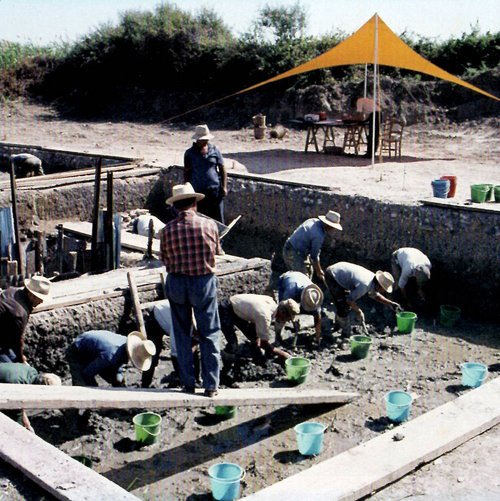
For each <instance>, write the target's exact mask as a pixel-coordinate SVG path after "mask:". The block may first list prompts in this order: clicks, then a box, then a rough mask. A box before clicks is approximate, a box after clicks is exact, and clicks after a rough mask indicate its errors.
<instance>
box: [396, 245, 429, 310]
mask: <svg viewBox="0 0 500 501" xmlns="http://www.w3.org/2000/svg"><path fill="white" fill-rule="evenodd" d="M391 265H392V274H393V275H394V280H395V282H396V283H395V287H394V289H395V290H398V289H399V290H400V291H401V295H402V297H403V300H404V302H409V301H410V299H411V293H410V292H411V290H415V288H414V287H413V285H415V286H416V292H417V296H418V297H419V299H420V300H421V301H425V294H424V285H425V284H426V283H427V282H428V281H429V280H430V278H431V262H430V260H429V258H428V257H427V256H426V255H425V254H424V253H423V252H422V251H420V250H418V249H414V248H413V247H401V248H400V249H398V250H396V251H394V252H393V253H392V256H391ZM412 282H414V283H413V284H412Z"/></svg>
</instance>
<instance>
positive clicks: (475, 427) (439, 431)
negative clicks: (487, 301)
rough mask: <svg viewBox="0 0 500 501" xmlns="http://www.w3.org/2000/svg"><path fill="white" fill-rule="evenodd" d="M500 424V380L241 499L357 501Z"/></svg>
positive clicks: (255, 500) (484, 385) (258, 500)
mask: <svg viewBox="0 0 500 501" xmlns="http://www.w3.org/2000/svg"><path fill="white" fill-rule="evenodd" d="M498 423H500V378H496V379H494V380H493V381H491V382H489V383H486V384H483V385H482V386H480V387H479V388H477V389H475V390H471V391H469V392H468V393H466V394H465V395H462V396H461V397H458V398H456V399H455V400H453V401H451V402H448V403H446V404H444V405H441V406H440V407H437V408H436V409H434V410H432V411H430V412H427V413H426V414H423V415H422V416H419V417H417V418H415V419H412V420H411V421H408V422H406V423H403V424H402V425H400V426H398V427H397V428H396V429H393V430H389V431H386V432H385V433H384V434H382V435H380V436H378V437H376V438H374V439H372V440H370V441H368V442H365V443H364V444H361V445H358V446H357V447H353V448H352V449H349V450H348V451H345V452H343V453H341V454H339V455H337V456H335V457H333V458H331V459H327V460H326V461H323V462H322V463H319V464H318V465H316V466H313V467H311V468H309V469H308V470H305V471H302V472H300V473H297V474H296V475H292V476H291V477H289V478H287V479H285V480H282V481H281V482H278V483H276V484H274V485H271V486H270V487H267V488H265V489H263V490H261V491H258V492H256V493H254V494H252V495H250V496H248V497H246V498H244V499H248V500H252V501H262V500H274V499H287V497H291V496H294V497H295V498H297V499H314V501H334V500H348V499H349V500H354V499H359V498H362V497H364V496H367V495H369V494H370V493H371V492H373V491H375V490H377V489H380V488H381V487H383V486H385V485H387V484H389V483H391V482H394V481H395V480H398V479H399V478H401V477H403V476H404V475H406V474H408V473H409V472H411V471H412V470H414V469H415V468H416V467H418V466H420V465H422V464H424V463H428V462H430V461H433V460H434V459H436V458H437V457H439V456H441V455H442V454H445V453H446V452H448V451H450V450H452V449H455V448H456V447H458V446H459V445H461V444H463V443H464V442H466V441H467V440H470V439H471V438H473V437H475V436H477V435H479V434H481V433H483V432H485V431H486V430H488V429H489V428H492V427H493V426H495V425H497V424H498ZM396 433H399V434H401V435H403V436H404V438H403V440H400V441H395V440H394V439H393V437H394V435H395V434H396ZM325 439H326V440H328V435H327V436H326V437H325ZM478 457H480V453H479V452H478ZM478 468H480V465H479V466H478ZM312 493H313V495H311V494H312Z"/></svg>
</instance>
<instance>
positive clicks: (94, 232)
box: [90, 157, 102, 271]
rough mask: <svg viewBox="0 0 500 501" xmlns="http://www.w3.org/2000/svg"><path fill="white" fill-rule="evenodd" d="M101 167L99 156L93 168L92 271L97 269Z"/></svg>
mask: <svg viewBox="0 0 500 501" xmlns="http://www.w3.org/2000/svg"><path fill="white" fill-rule="evenodd" d="M101 169H102V158H101V157H99V159H98V161H97V166H96V168H95V180H94V212H93V214H92V243H91V251H90V252H91V258H90V260H91V264H90V267H91V269H92V271H96V270H97V265H98V252H97V234H98V230H99V199H100V196H101Z"/></svg>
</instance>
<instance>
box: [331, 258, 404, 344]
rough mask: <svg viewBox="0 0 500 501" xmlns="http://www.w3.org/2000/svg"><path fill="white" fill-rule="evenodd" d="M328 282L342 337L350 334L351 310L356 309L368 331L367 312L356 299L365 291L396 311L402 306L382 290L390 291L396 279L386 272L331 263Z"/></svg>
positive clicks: (347, 264) (342, 262)
mask: <svg viewBox="0 0 500 501" xmlns="http://www.w3.org/2000/svg"><path fill="white" fill-rule="evenodd" d="M325 281H326V285H327V287H328V290H329V291H330V294H331V295H332V297H333V302H334V304H335V308H336V311H337V318H336V320H337V324H338V326H339V327H340V328H341V329H342V336H343V337H347V336H349V335H350V325H349V318H348V316H349V312H350V311H351V309H352V310H354V311H355V312H356V317H357V318H358V320H359V322H360V323H361V325H362V326H363V328H364V330H365V331H366V324H365V315H364V313H363V310H362V309H361V308H360V307H359V306H358V304H357V303H356V301H358V300H359V299H361V298H362V297H363V296H364V295H365V294H368V296H369V297H371V298H372V299H374V300H375V301H378V302H379V303H382V304H384V305H385V306H388V307H390V308H391V309H392V310H394V311H398V310H400V309H401V306H400V305H399V304H398V303H396V302H394V301H391V300H390V299H387V298H386V297H385V296H384V295H383V294H382V292H387V293H388V294H390V293H391V292H392V286H393V284H394V278H393V277H392V275H391V274H390V273H389V272H387V271H380V270H379V271H377V272H376V273H373V272H372V271H370V270H368V269H366V268H364V267H363V266H359V265H357V264H353V263H347V262H344V261H341V262H339V263H336V264H332V265H331V266H329V267H328V268H327V269H326V272H325Z"/></svg>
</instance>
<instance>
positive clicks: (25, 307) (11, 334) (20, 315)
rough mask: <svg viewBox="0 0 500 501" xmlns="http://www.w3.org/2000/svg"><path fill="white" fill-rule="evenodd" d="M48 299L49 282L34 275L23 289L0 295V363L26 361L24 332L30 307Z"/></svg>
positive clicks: (11, 289)
mask: <svg viewBox="0 0 500 501" xmlns="http://www.w3.org/2000/svg"><path fill="white" fill-rule="evenodd" d="M49 298H50V281H49V280H48V279H47V278H45V277H40V276H34V277H32V278H30V279H27V280H25V281H24V287H23V288H18V287H10V288H8V289H7V290H5V291H3V292H2V294H1V295H0V325H1V326H2V328H1V330H0V362H19V363H24V362H26V357H25V355H24V331H25V329H26V325H27V323H28V319H29V316H30V315H31V312H32V311H33V308H35V307H36V306H38V305H39V304H40V303H42V302H43V301H44V300H46V299H49Z"/></svg>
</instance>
